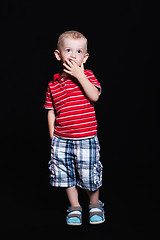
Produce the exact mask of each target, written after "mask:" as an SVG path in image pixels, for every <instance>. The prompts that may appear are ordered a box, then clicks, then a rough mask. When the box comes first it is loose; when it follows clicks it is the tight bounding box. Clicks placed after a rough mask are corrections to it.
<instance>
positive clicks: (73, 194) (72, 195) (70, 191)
mask: <svg viewBox="0 0 160 240" xmlns="http://www.w3.org/2000/svg"><path fill="white" fill-rule="evenodd" d="M66 193H67V196H68V200H69V202H70V205H71V207H78V206H80V204H79V201H78V189H77V187H76V186H73V187H68V188H66Z"/></svg>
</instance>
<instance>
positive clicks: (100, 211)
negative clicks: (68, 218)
mask: <svg viewBox="0 0 160 240" xmlns="http://www.w3.org/2000/svg"><path fill="white" fill-rule="evenodd" d="M103 207H104V203H102V202H101V201H99V203H92V204H90V205H89V223H90V224H100V223H103V222H105V214H104V208H103Z"/></svg>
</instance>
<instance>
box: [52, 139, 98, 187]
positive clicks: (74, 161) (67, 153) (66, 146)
mask: <svg viewBox="0 0 160 240" xmlns="http://www.w3.org/2000/svg"><path fill="white" fill-rule="evenodd" d="M99 152H100V146H99V142H98V138H97V136H95V137H92V138H88V139H82V140H69V139H62V138H59V137H57V136H54V137H53V138H52V141H51V160H50V161H49V170H50V171H51V174H50V184H51V185H52V186H55V187H72V186H75V185H77V186H79V187H81V188H84V189H88V190H90V191H95V190H97V189H98V188H99V187H101V186H102V168H103V166H102V164H101V162H100V161H99V158H100V153H99Z"/></svg>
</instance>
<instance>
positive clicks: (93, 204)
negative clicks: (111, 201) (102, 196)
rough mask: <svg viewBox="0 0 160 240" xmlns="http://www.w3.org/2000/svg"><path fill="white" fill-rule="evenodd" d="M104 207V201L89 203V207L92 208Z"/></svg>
mask: <svg viewBox="0 0 160 240" xmlns="http://www.w3.org/2000/svg"><path fill="white" fill-rule="evenodd" d="M103 207H104V203H100V202H99V203H91V204H89V209H91V208H100V209H101V210H103Z"/></svg>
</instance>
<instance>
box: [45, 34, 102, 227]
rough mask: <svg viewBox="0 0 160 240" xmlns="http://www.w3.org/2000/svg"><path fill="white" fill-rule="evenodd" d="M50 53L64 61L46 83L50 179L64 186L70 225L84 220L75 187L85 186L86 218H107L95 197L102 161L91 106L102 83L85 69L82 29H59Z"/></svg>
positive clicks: (93, 221)
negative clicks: (55, 44) (59, 33)
mask: <svg viewBox="0 0 160 240" xmlns="http://www.w3.org/2000/svg"><path fill="white" fill-rule="evenodd" d="M54 54H55V57H56V59H57V60H58V61H61V62H62V64H63V72H62V74H60V73H58V74H55V75H54V80H53V81H51V82H50V83H49V84H48V89H47V93H46V101H45V105H44V107H45V108H46V109H48V127H49V134H50V138H51V160H50V161H49V169H50V171H51V176H50V177H51V178H50V183H51V185H52V186H56V187H64V188H65V189H66V193H67V196H68V199H69V202H70V207H69V208H68V210H67V211H68V215H67V217H66V221H67V224H68V225H81V224H82V208H81V206H80V204H79V201H78V187H81V188H84V189H86V190H87V193H88V196H89V200H90V205H89V219H90V223H91V224H98V223H102V222H104V221H105V217H104V209H103V203H102V202H101V201H100V200H99V187H100V186H101V185H102V164H101V162H100V161H99V150H100V147H99V143H98V138H97V121H96V117H95V110H94V102H96V101H97V100H98V98H99V95H100V92H101V86H100V84H99V82H98V81H97V79H96V78H95V76H94V74H93V73H92V72H91V71H90V70H84V67H83V64H84V63H85V62H86V61H87V59H88V57H89V54H88V53H87V39H86V38H85V36H84V35H83V34H81V33H79V32H77V31H67V32H64V33H62V34H61V35H60V37H59V38H58V43H57V49H56V50H55V51H54Z"/></svg>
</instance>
